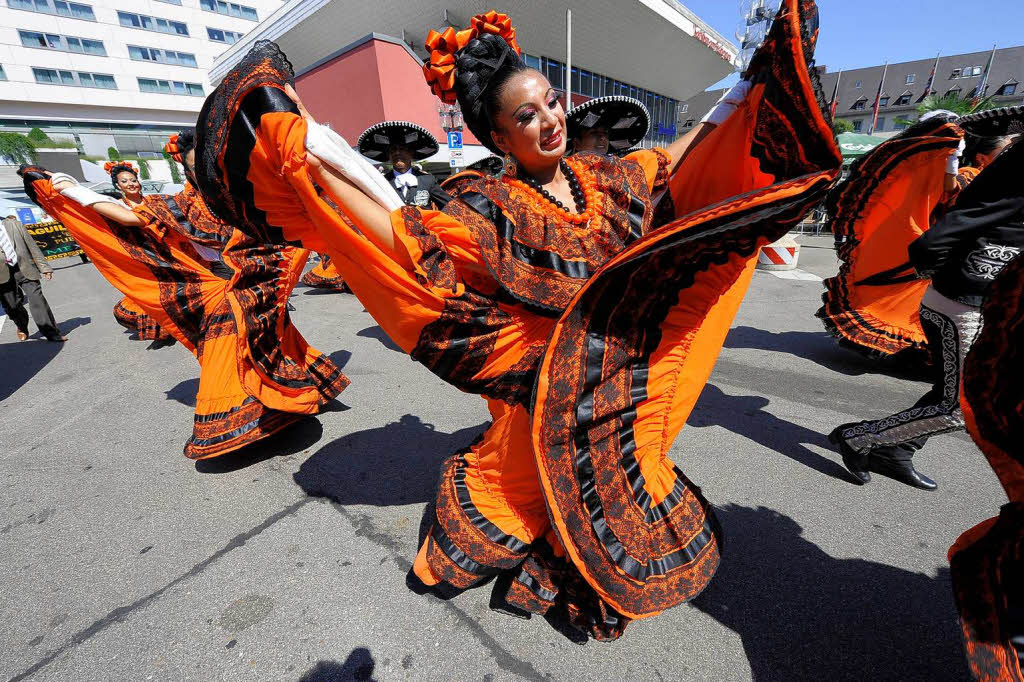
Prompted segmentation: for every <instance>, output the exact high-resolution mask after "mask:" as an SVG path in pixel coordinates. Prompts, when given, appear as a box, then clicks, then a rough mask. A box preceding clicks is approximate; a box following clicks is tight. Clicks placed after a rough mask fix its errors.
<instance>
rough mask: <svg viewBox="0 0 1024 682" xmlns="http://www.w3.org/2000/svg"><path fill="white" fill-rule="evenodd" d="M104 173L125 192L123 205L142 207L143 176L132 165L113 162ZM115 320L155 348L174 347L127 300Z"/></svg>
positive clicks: (119, 304) (166, 335)
mask: <svg viewBox="0 0 1024 682" xmlns="http://www.w3.org/2000/svg"><path fill="white" fill-rule="evenodd" d="M104 170H106V171H107V172H108V173H110V182H111V183H113V185H114V189H116V190H118V191H119V192H121V203H123V204H124V205H125V207H126V208H128V210H131V209H133V208H134V207H136V206H138V205H139V204H141V203H142V201H143V197H142V185H141V184H140V183H139V173H138V171H136V170H135V167H134V166H133V165H132V164H131V162H130V161H109V162H107V164H106V165H105V166H104ZM114 319H115V320H117V323H118V324H120V325H121V326H122V327H124V328H125V329H128V330H130V331H133V332H136V334H138V337H139V339H140V340H141V341H152V342H153V345H152V346H151V347H153V348H161V347H163V346H170V345H173V344H174V336H172V335H171V334H169V333H167V332H166V331H164V330H162V329H161V328H160V325H159V324H157V323H156V320H154V319H153V318H152V317H150V316H149V315H147V314H146V313H145V311H143V310H142V308H141V307H139V304H137V303H135V302H134V301H132V299H130V298H129V297H127V296H125V297H124V298H122V299H121V300H120V301H118V302H117V304H116V305H115V306H114Z"/></svg>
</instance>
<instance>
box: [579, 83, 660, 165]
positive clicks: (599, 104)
mask: <svg viewBox="0 0 1024 682" xmlns="http://www.w3.org/2000/svg"><path fill="white" fill-rule="evenodd" d="M565 120H566V123H567V124H568V126H569V137H570V138H571V139H573V140H575V139H578V138H579V136H580V134H581V132H582V131H584V130H587V129H589V128H604V129H606V130H607V131H608V151H610V152H612V153H613V154H621V153H622V152H625V151H626V150H627V149H629V148H631V147H635V146H636V145H638V144H639V143H640V141H641V140H643V139H644V138H645V137H647V131H648V130H650V129H651V115H650V113H648V111H647V107H645V106H644V103H643V102H641V101H640V100H636V99H633V98H632V97H623V96H622V95H609V96H607V97H597V98H595V99H591V100H587V101H586V102H584V103H583V104H581V105H579V106H578V107H576V108H575V109H573V110H572V111H570V112H569V113H568V114H566V116H565Z"/></svg>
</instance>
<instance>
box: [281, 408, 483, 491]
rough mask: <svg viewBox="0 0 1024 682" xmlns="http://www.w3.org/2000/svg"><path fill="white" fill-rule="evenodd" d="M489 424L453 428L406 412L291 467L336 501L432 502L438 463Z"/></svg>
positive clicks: (302, 482)
mask: <svg viewBox="0 0 1024 682" xmlns="http://www.w3.org/2000/svg"><path fill="white" fill-rule="evenodd" d="M486 426H487V424H481V425H479V426H473V427H470V428H466V429H461V430H459V431H456V432H455V433H444V432H442V431H438V430H437V429H436V428H435V427H434V425H433V424H426V423H424V422H422V421H420V418H419V417H416V416H414V415H411V414H407V415H405V416H404V417H402V418H401V419H400V420H399V421H397V422H392V423H391V424H387V425H386V426H382V427H378V428H375V429H367V430H365V431H357V432H356V433H350V434H348V435H345V436H342V437H341V438H338V439H337V440H334V441H332V442H330V443H328V444H327V445H325V446H324V447H322V448H320V450H318V451H317V452H316V453H315V454H314V455H313V456H312V457H310V458H309V459H307V460H306V461H305V462H303V463H302V466H301V467H299V470H298V471H297V472H296V473H295V482H296V483H297V484H298V485H299V487H300V488H302V489H303V490H304V491H305V492H306V494H307V495H312V496H313V497H326V498H329V499H331V500H333V501H334V502H337V503H338V504H370V505H374V506H378V507H386V506H391V505H402V504H414V503H424V502H430V501H432V500H433V498H434V491H435V490H436V486H437V480H438V476H439V475H440V465H441V462H442V461H443V460H445V459H446V458H448V457H449V456H451V455H452V454H453V453H454V452H455V451H456V450H459V449H460V448H464V447H466V446H467V445H469V444H470V443H471V442H472V441H473V439H474V438H475V437H476V436H477V435H479V434H480V432H481V431H482V430H483V429H484V428H485V427H486Z"/></svg>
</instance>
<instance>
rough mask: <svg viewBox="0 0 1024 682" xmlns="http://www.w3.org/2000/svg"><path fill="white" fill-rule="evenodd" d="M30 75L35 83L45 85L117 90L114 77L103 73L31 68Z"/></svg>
mask: <svg viewBox="0 0 1024 682" xmlns="http://www.w3.org/2000/svg"><path fill="white" fill-rule="evenodd" d="M32 75H33V76H35V79H36V82H37V83H45V84H47V85H71V86H79V87H83V88H102V89H104V90H116V89H117V82H116V81H115V80H114V77H113V76H111V75H110V74H105V73H87V72H85V71H65V70H63V69H42V68H38V67H32Z"/></svg>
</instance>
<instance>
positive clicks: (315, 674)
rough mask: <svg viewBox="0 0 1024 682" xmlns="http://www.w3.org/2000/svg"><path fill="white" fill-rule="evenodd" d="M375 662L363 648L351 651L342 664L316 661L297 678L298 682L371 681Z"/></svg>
mask: <svg viewBox="0 0 1024 682" xmlns="http://www.w3.org/2000/svg"><path fill="white" fill-rule="evenodd" d="M376 667H377V662H376V661H374V660H373V654H371V653H370V650H369V649H367V648H365V647H358V648H356V649H353V650H352V653H350V654H349V655H348V658H346V659H345V662H344V663H338V662H337V661H318V662H317V664H316V665H315V666H313V667H312V668H310V669H309V671H308V672H307V673H306V674H305V675H303V676H302V677H300V678H299V682H342V681H343V680H344V681H346V682H348V681H349V680H371V681H372V680H373V679H374V677H373V671H374V669H375V668H376Z"/></svg>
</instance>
